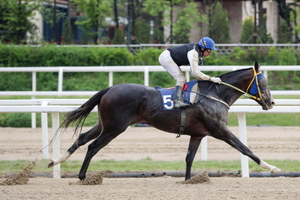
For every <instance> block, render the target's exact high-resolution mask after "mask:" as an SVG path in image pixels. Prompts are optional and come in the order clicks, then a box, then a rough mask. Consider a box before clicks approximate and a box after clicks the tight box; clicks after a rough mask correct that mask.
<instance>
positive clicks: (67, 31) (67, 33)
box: [62, 17, 74, 44]
mask: <svg viewBox="0 0 300 200" xmlns="http://www.w3.org/2000/svg"><path fill="white" fill-rule="evenodd" d="M62 35H63V37H64V39H63V44H73V42H74V36H73V33H72V28H71V23H70V19H69V18H68V17H67V18H66V19H65V22H64V27H63V33H62Z"/></svg>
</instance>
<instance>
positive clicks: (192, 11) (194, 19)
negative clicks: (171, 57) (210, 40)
mask: <svg viewBox="0 0 300 200" xmlns="http://www.w3.org/2000/svg"><path fill="white" fill-rule="evenodd" d="M181 6H183V8H182V7H181ZM181 6H180V8H178V9H176V11H175V12H177V17H176V19H175V21H174V24H173V27H174V35H173V38H174V42H175V43H177V44H186V43H189V42H190V41H189V37H190V31H191V29H192V28H195V29H199V28H198V27H195V26H194V24H195V23H199V22H202V21H204V19H205V18H204V16H203V15H202V14H200V13H199V11H198V8H197V4H196V3H195V2H185V3H183V4H181ZM171 37H172V36H171Z"/></svg>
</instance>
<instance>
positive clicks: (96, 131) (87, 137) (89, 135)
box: [48, 124, 101, 167]
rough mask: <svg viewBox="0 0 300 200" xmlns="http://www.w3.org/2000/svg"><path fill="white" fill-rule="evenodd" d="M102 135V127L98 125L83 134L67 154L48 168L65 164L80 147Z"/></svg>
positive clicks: (51, 163) (52, 162)
mask: <svg viewBox="0 0 300 200" xmlns="http://www.w3.org/2000/svg"><path fill="white" fill-rule="evenodd" d="M100 133H101V126H100V125H99V124H96V125H95V126H94V127H93V128H91V129H90V130H89V131H87V132H85V133H81V134H80V135H79V137H78V138H77V140H76V141H75V142H74V143H73V145H72V146H71V147H70V148H69V149H68V150H67V151H66V152H65V154H64V155H63V156H61V157H60V158H58V159H57V160H51V162H50V163H49V164H48V167H53V166H54V165H57V164H59V163H62V162H65V161H66V160H67V159H68V158H69V157H70V156H71V155H72V154H73V153H74V152H75V151H76V150H77V149H78V148H79V147H80V146H82V145H85V144H86V143H87V142H89V141H91V140H93V139H95V138H97V137H98V136H99V135H100Z"/></svg>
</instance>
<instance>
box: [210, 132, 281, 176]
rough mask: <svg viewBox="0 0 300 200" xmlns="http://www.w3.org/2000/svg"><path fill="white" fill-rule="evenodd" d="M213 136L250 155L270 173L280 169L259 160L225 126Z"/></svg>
mask: <svg viewBox="0 0 300 200" xmlns="http://www.w3.org/2000/svg"><path fill="white" fill-rule="evenodd" d="M213 136H214V137H215V138H217V139H220V140H223V141H225V142H226V143H228V144H229V145H231V146H232V147H233V148H235V149H237V150H238V151H239V152H241V153H242V154H244V155H246V156H248V157H250V158H251V159H252V160H253V161H254V162H256V163H257V164H258V165H260V166H261V167H262V168H264V169H269V170H270V171H271V173H276V172H279V171H281V170H280V169H279V168H277V167H276V166H273V165H269V164H268V163H267V162H265V161H263V160H261V159H260V158H258V157H257V156H256V155H254V154H253V152H252V151H251V150H250V149H249V148H248V147H247V146H245V145H244V144H243V143H242V142H241V141H240V140H239V139H238V138H237V137H236V136H235V135H234V134H233V133H232V132H231V131H230V130H229V129H228V128H227V127H226V128H225V130H224V132H223V133H222V134H219V135H217V136H216V135H213Z"/></svg>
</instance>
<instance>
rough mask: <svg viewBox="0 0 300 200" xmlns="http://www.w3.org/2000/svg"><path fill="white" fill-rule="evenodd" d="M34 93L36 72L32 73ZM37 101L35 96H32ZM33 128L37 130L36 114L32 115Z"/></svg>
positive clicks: (34, 90) (34, 89)
mask: <svg viewBox="0 0 300 200" xmlns="http://www.w3.org/2000/svg"><path fill="white" fill-rule="evenodd" d="M31 82H32V92H36V72H32V80H31ZM31 99H35V96H31ZM31 128H36V113H31Z"/></svg>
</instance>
